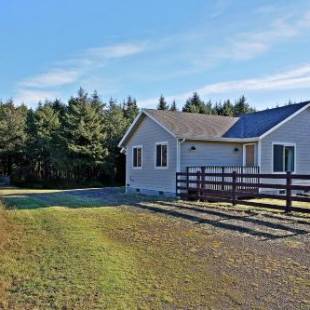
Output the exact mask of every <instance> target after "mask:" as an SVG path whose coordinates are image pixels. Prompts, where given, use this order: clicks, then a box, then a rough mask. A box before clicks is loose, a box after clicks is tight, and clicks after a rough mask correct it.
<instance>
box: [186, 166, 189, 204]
mask: <svg viewBox="0 0 310 310" xmlns="http://www.w3.org/2000/svg"><path fill="white" fill-rule="evenodd" d="M188 174H189V167H186V196H187V199H189V175H188Z"/></svg>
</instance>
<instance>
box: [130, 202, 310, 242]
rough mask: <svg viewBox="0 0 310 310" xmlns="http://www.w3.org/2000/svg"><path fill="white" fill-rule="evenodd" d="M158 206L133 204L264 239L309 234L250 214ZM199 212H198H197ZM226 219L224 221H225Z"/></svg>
mask: <svg viewBox="0 0 310 310" xmlns="http://www.w3.org/2000/svg"><path fill="white" fill-rule="evenodd" d="M159 204H160V206H156V205H155V206H154V205H149V204H145V203H139V204H136V205H135V206H136V207H138V208H141V209H144V210H149V211H152V212H156V213H162V214H165V215H168V216H172V217H176V218H182V219H185V220H188V221H191V222H194V223H197V224H206V225H210V226H212V227H216V228H221V229H224V230H229V231H234V232H239V233H244V234H248V235H252V236H256V237H262V238H264V240H273V239H282V238H287V237H292V236H296V235H306V234H309V233H310V231H308V230H305V229H298V228H295V227H290V226H288V225H283V224H278V223H272V222H268V221H264V220H261V219H257V218H253V217H252V218H251V215H246V216H238V215H231V214H228V213H226V212H221V211H217V210H210V209H202V208H195V207H192V206H190V207H186V206H184V204H183V203H182V204H173V205H172V204H169V203H165V202H163V201H160V202H159ZM163 205H165V206H166V207H170V209H167V208H162V207H161V206H163ZM184 209H185V210H186V211H195V214H192V213H191V214H189V213H184V212H182V210H184ZM198 212H199V213H200V214H199V213H198ZM201 213H203V215H206V214H209V215H212V216H217V217H218V219H206V218H205V216H203V215H202V214H201ZM229 220H234V221H239V222H241V223H242V224H246V223H247V224H248V223H250V224H253V225H252V226H251V227H245V226H243V225H242V224H237V223H227V221H229ZM225 221H226V222H225ZM267 228H269V229H270V228H271V229H273V230H274V232H275V230H277V233H272V232H268V231H266V229H267ZM279 232H280V233H282V234H283V233H284V234H283V235H279Z"/></svg>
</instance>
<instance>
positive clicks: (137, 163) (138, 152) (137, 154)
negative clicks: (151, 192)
mask: <svg viewBox="0 0 310 310" xmlns="http://www.w3.org/2000/svg"><path fill="white" fill-rule="evenodd" d="M142 157H143V147H142V145H135V146H133V147H132V168H134V169H141V168H142Z"/></svg>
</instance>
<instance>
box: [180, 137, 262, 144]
mask: <svg viewBox="0 0 310 310" xmlns="http://www.w3.org/2000/svg"><path fill="white" fill-rule="evenodd" d="M186 140H187V141H201V142H227V143H229V142H236V143H251V142H257V141H258V140H259V138H258V137H256V138H207V139H201V138H200V139H195V138H187V139H186Z"/></svg>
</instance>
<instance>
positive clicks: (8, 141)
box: [0, 100, 27, 175]
mask: <svg viewBox="0 0 310 310" xmlns="http://www.w3.org/2000/svg"><path fill="white" fill-rule="evenodd" d="M26 119H27V108H26V107H25V106H24V105H22V106H20V107H15V106H14V103H13V101H12V100H9V101H8V102H6V103H2V102H0V160H1V165H2V170H3V173H5V174H7V175H12V172H13V165H18V164H19V163H20V161H21V160H22V158H23V155H24V146H25V141H26Z"/></svg>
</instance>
